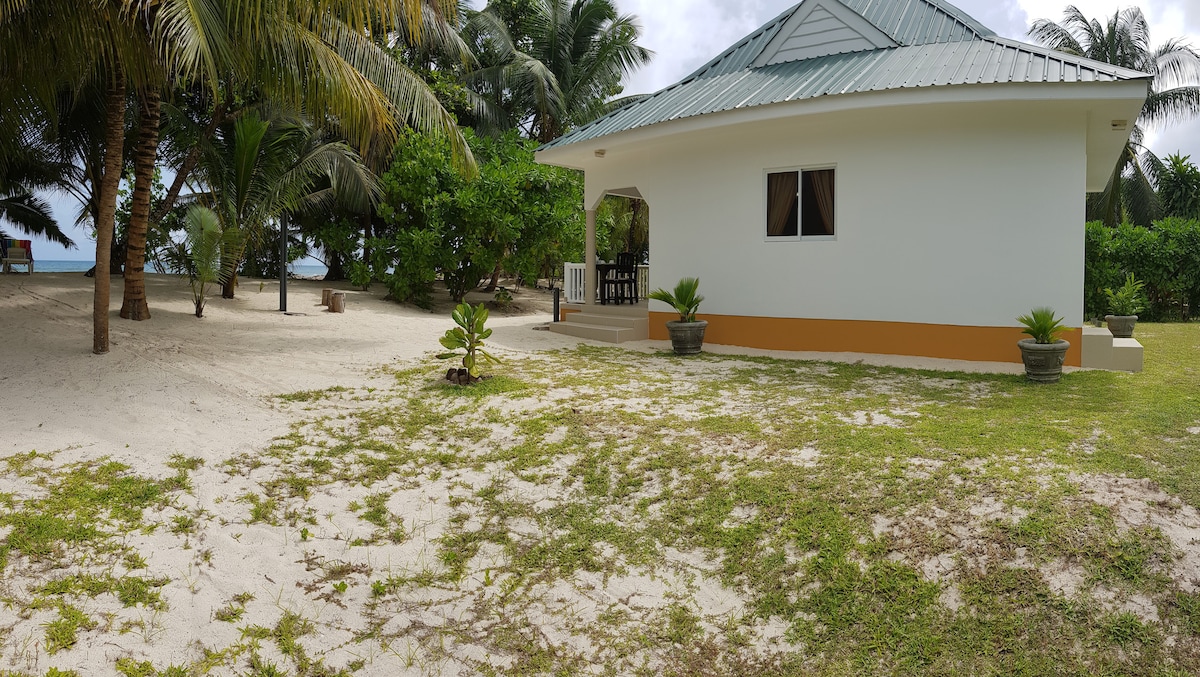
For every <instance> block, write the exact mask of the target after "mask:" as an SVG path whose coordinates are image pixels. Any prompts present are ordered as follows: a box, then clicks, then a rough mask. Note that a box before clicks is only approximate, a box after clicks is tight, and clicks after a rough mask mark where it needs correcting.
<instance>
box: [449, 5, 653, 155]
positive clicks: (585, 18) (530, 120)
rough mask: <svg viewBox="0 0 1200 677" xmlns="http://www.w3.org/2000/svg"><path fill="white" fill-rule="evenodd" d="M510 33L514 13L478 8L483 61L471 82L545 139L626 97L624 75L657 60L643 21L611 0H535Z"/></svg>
mask: <svg viewBox="0 0 1200 677" xmlns="http://www.w3.org/2000/svg"><path fill="white" fill-rule="evenodd" d="M529 6H530V10H531V11H530V12H528V13H527V14H526V16H525V18H524V21H523V22H521V26H520V27H521V29H522V31H523V35H519V36H514V35H512V34H511V31H510V28H509V25H510V24H511V23H512V21H511V19H512V18H511V17H507V19H508V20H506V17H505V16H501V13H500V12H499V11H498V10H497V8H492V7H490V6H489V7H488V8H486V9H484V10H483V11H482V12H479V13H477V14H476V15H474V16H473V17H472V19H471V22H470V25H469V26H468V34H469V35H470V36H471V42H473V43H474V45H475V46H476V49H477V51H478V55H477V56H478V58H479V59H480V62H481V63H482V64H483V66H482V67H481V68H479V69H478V70H476V71H475V72H473V73H472V74H471V75H470V77H469V82H470V83H471V85H472V86H473V87H474V89H475V91H476V93H477V94H479V96H480V98H481V100H482V102H483V103H487V104H490V105H491V106H492V107H499V108H501V109H504V110H505V111H507V113H508V114H509V116H510V117H511V118H514V119H515V120H516V122H517V123H518V124H520V125H521V126H522V127H523V128H524V131H525V133H526V134H527V135H528V136H530V137H531V138H535V139H537V140H538V141H541V142H542V143H546V142H549V141H553V140H554V139H556V138H558V137H559V136H562V135H563V134H564V133H566V132H567V131H570V130H571V129H572V128H573V127H576V126H578V125H581V124H585V123H587V122H591V121H592V120H595V119H596V118H598V117H600V116H602V115H604V114H605V113H607V112H609V111H610V110H612V109H613V108H614V107H616V106H619V105H622V104H623V103H624V100H618V101H613V100H612V98H613V97H614V96H616V95H617V94H620V92H621V79H622V78H623V77H624V76H625V75H627V74H628V73H630V72H632V71H633V70H634V69H636V68H638V67H639V66H642V65H644V64H646V63H648V62H649V61H650V58H651V56H652V55H653V54H652V52H650V50H648V49H646V48H645V47H642V46H640V45H638V44H637V41H638V38H639V37H641V28H640V27H639V26H638V24H637V19H636V18H635V17H633V16H632V15H628V14H618V12H617V8H616V5H615V4H614V3H613V2H612V0H573V1H571V0H531V2H530V3H529Z"/></svg>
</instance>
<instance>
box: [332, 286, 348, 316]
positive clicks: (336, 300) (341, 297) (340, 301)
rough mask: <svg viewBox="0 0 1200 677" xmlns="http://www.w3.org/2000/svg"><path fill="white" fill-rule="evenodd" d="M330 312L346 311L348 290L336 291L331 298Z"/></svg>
mask: <svg viewBox="0 0 1200 677" xmlns="http://www.w3.org/2000/svg"><path fill="white" fill-rule="evenodd" d="M329 312H331V313H344V312H346V292H344V291H335V292H333V296H331V297H330V299H329Z"/></svg>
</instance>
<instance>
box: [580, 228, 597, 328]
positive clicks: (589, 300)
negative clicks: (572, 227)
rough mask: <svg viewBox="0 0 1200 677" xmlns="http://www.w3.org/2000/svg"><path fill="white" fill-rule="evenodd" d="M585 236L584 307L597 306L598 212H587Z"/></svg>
mask: <svg viewBox="0 0 1200 677" xmlns="http://www.w3.org/2000/svg"><path fill="white" fill-rule="evenodd" d="M586 233H587V234H586V235H585V236H584V242H585V244H584V247H583V263H584V265H585V266H587V267H586V268H585V269H584V270H586V271H587V273H586V278H585V279H586V280H587V289H586V293H584V295H583V305H585V306H592V305H595V304H596V289H598V287H596V210H595V209H589V210H587V229H586Z"/></svg>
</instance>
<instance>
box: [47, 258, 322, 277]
mask: <svg viewBox="0 0 1200 677" xmlns="http://www.w3.org/2000/svg"><path fill="white" fill-rule="evenodd" d="M93 265H95V261H92V260H90V259H88V260H78V259H34V262H33V272H34V274H35V275H36V274H38V273H86V272H87V271H89V270H91V269H92V266H93ZM146 272H149V273H157V272H158V271H155V270H153V269H150V268H147V271H146ZM288 272H289V273H291V274H292V275H295V276H298V277H324V276H325V273H327V272H329V268H327V267H326V266H324V265H322V264H319V263H304V264H297V263H291V264H288Z"/></svg>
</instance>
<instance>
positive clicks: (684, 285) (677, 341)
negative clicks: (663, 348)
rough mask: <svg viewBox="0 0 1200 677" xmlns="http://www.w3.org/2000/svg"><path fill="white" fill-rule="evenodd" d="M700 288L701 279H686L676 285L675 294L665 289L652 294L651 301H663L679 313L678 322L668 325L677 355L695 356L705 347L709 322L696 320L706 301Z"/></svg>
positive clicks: (672, 346)
mask: <svg viewBox="0 0 1200 677" xmlns="http://www.w3.org/2000/svg"><path fill="white" fill-rule="evenodd" d="M699 288H700V278H696V277H685V278H683V279H682V280H680V281H679V283H678V284H676V285H675V293H671V292H669V291H667V290H665V289H655V290H654V291H652V292H650V296H649V298H650V299H653V300H655V301H662V302H663V303H666V304H668V305H670V306H671V307H672V308H674V309H675V312H677V313H679V319H678V320H677V321H673V322H668V323H667V332H668V333H669V334H670V335H671V349H672V350H674V351H675V354H676V355H694V354H696V353H698V352H700V348H701V346H703V345H704V329H705V328H706V327H708V320H697V319H696V310H697V309H699V308H700V302H701V301H703V300H704V297H703V296H700V295H698V294H697V293H696V291H697V290H698V289H699Z"/></svg>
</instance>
